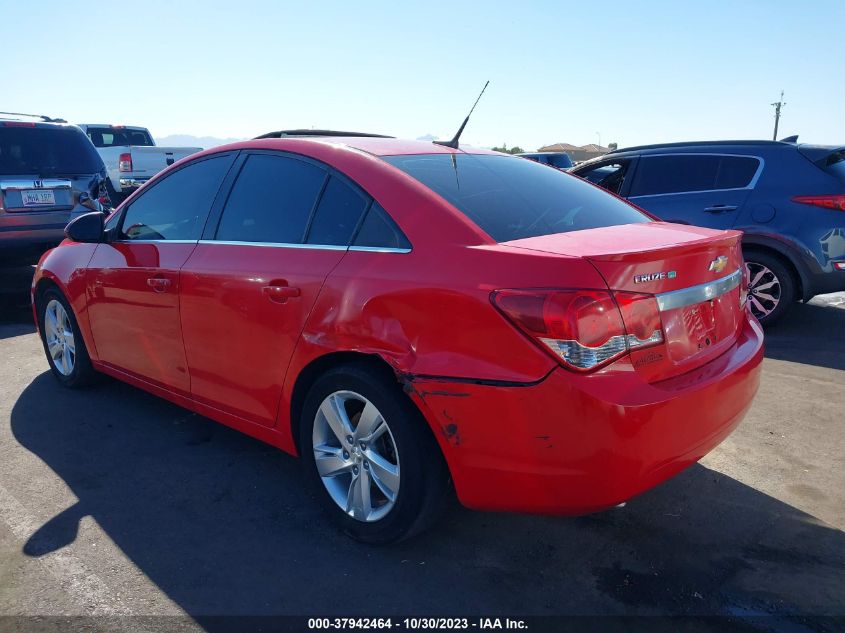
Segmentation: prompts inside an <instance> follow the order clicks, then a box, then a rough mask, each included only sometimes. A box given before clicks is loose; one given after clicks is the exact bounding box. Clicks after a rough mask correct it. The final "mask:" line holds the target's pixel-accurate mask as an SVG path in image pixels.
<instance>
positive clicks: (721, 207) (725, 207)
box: [704, 204, 737, 213]
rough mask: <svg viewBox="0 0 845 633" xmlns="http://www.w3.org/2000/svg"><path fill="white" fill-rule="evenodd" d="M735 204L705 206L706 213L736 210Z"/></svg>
mask: <svg viewBox="0 0 845 633" xmlns="http://www.w3.org/2000/svg"><path fill="white" fill-rule="evenodd" d="M736 210H737V206H736V205H735V204H714V205H713V206H712V207H705V209H704V212H705V213H724V212H725V211H736Z"/></svg>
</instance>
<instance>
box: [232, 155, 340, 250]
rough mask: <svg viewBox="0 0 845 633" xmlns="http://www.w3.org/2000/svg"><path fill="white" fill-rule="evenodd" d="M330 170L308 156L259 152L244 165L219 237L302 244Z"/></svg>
mask: <svg viewBox="0 0 845 633" xmlns="http://www.w3.org/2000/svg"><path fill="white" fill-rule="evenodd" d="M325 178H326V172H325V171H324V170H323V169H321V168H320V167H317V166H316V165H313V164H311V163H306V162H305V161H301V160H296V159H294V158H286V157H284V156H271V155H266V154H255V155H253V156H250V157H249V158H248V159H247V161H246V163H245V164H244V166H243V169H242V170H241V173H240V175H239V176H238V180H237V181H236V182H235V186H234V187H233V188H232V193H231V194H230V195H229V200H228V201H227V202H226V208H225V209H224V210H223V216H222V217H221V218H220V225H219V226H218V228H217V239H218V240H226V241H233V242H275V243H278V244H300V243H301V242H302V238H303V237H304V235H305V227H306V225H307V224H308V218H309V217H310V216H311V211H312V210H313V209H314V203H315V202H316V201H317V196H318V195H319V193H320V190H321V189H322V187H323V182H324V181H325Z"/></svg>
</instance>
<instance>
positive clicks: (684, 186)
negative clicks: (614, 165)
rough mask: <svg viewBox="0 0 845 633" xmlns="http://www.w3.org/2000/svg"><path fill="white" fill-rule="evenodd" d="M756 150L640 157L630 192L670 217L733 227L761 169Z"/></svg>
mask: <svg viewBox="0 0 845 633" xmlns="http://www.w3.org/2000/svg"><path fill="white" fill-rule="evenodd" d="M762 166H763V161H762V160H761V159H760V158H758V157H756V156H735V155H724V154H722V155H720V154H662V155H647V156H642V157H640V160H639V164H638V165H637V169H636V172H635V173H634V177H633V180H632V182H631V187H630V190H629V191H628V193H627V196H628V198H629V199H630V200H631V202H633V203H635V204H636V205H638V206H640V207H642V208H643V209H645V210H646V211H649V212H650V213H653V214H654V215H656V216H657V217H659V218H660V219H662V220H665V221H667V222H677V223H680V224H692V225H697V226H706V227H709V228H714V229H729V228H731V227H732V226H733V225H734V223H735V222H736V219H737V217H739V212H740V209H741V208H742V205H743V204H744V203H745V201H746V199H747V198H748V196H749V194H750V193H751V191H752V189H753V188H754V185H755V184H756V182H757V179H758V177H759V175H760V172H761V170H762Z"/></svg>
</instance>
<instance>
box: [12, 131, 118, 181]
mask: <svg viewBox="0 0 845 633" xmlns="http://www.w3.org/2000/svg"><path fill="white" fill-rule="evenodd" d="M102 170H103V161H102V159H101V158H100V155H99V154H97V150H96V149H94V146H93V145H91V142H90V141H89V140H88V139H87V138H86V137H85V134H84V133H83V132H82V130H80V129H79V128H76V127H11V126H9V125H3V124H2V123H0V174H2V175H6V176H9V175H17V174H29V175H33V174H34V175H36V176H42V177H44V176H62V175H73V174H96V173H98V172H100V171H102Z"/></svg>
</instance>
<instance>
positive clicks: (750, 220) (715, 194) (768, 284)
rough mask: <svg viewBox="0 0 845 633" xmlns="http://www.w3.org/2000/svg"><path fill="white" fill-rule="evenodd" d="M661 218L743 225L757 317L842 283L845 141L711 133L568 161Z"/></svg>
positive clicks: (767, 317)
mask: <svg viewBox="0 0 845 633" xmlns="http://www.w3.org/2000/svg"><path fill="white" fill-rule="evenodd" d="M570 173H573V174H575V175H577V176H580V177H582V178H585V179H587V180H589V181H591V182H593V183H595V184H597V185H599V186H601V187H604V188H605V189H608V190H609V191H612V192H613V193H615V194H617V195H620V196H622V197H624V198H627V199H628V200H630V201H631V202H633V203H634V204H636V205H637V206H639V207H642V208H643V209H645V210H646V211H648V212H649V213H651V214H652V215H655V216H657V217H658V218H660V219H662V220H665V221H667V222H678V223H681V224H694V225H698V226H706V227H709V228H714V229H739V230H742V231H744V233H745V234H744V236H743V253H744V255H745V260H746V267H747V269H748V275H749V304H750V306H751V310H752V312H754V314H755V315H756V316H757V318H758V319H760V321H761V323H763V324H769V323H772V322H773V321H775V320H776V319H778V318H779V317H780V316H782V315H783V314H784V313H785V311H786V310H787V309H788V308H789V306H790V305H791V304H792V303H793V302H795V301H807V300H809V299H811V298H812V297H813V296H815V295H817V294H823V293H828V292H836V291H840V290H845V147H841V146H820V145H799V144H797V143H796V142H787V141H709V142H694V143H670V144H664V145H645V146H641V147H631V148H626V149H621V150H617V151H615V152H611V153H610V154H606V155H604V156H602V157H600V158H597V159H594V160H591V161H589V162H586V163H582V164H581V165H578V166H577V167H575V168H574V169H572V170H570Z"/></svg>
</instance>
